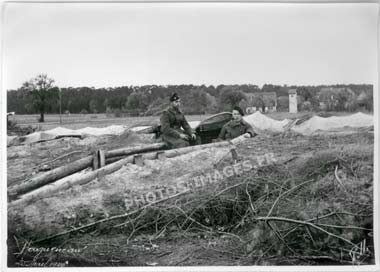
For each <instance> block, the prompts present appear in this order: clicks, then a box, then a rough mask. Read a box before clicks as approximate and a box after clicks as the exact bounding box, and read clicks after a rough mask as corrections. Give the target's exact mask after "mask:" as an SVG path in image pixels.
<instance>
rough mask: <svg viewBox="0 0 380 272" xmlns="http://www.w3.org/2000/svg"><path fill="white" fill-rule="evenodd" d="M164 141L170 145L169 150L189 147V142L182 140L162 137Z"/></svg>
mask: <svg viewBox="0 0 380 272" xmlns="http://www.w3.org/2000/svg"><path fill="white" fill-rule="evenodd" d="M162 140H163V141H164V142H165V143H166V144H167V145H168V147H169V148H180V147H186V146H189V142H187V141H185V140H182V139H181V138H176V137H171V136H166V135H162Z"/></svg>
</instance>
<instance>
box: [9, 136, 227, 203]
mask: <svg viewBox="0 0 380 272" xmlns="http://www.w3.org/2000/svg"><path fill="white" fill-rule="evenodd" d="M223 146H231V143H230V142H227V141H223V142H217V143H210V144H205V145H197V146H189V147H183V148H178V149H172V150H167V151H165V152H164V155H165V157H167V158H173V157H176V156H180V155H184V154H187V153H190V152H193V151H196V150H202V149H206V148H210V147H223ZM91 158H92V157H91ZM155 159H157V152H150V153H144V154H142V160H155ZM133 162H134V156H133V155H131V156H128V157H126V158H124V159H121V160H119V161H117V162H114V163H111V164H109V165H106V166H104V167H102V168H99V169H97V170H95V171H91V172H88V173H85V174H83V175H80V176H78V177H70V176H69V177H66V178H64V179H62V180H58V181H56V182H55V183H53V184H49V185H46V186H44V187H41V188H39V189H37V190H35V191H32V192H29V193H27V194H25V195H23V196H21V198H20V199H17V200H15V201H13V202H11V203H10V204H9V206H10V207H11V206H13V205H20V204H22V203H25V202H28V201H32V200H34V199H41V198H43V197H46V196H49V195H51V194H53V193H56V192H58V191H61V190H63V189H66V188H69V187H71V186H74V185H81V184H86V183H88V182H90V181H92V180H94V179H96V178H100V177H102V176H104V175H108V174H111V173H113V172H116V171H117V170H119V169H120V168H121V167H123V166H124V165H126V164H127V163H133Z"/></svg>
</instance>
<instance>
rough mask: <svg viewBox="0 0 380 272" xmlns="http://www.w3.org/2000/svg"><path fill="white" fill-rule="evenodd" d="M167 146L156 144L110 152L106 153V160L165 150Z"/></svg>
mask: <svg viewBox="0 0 380 272" xmlns="http://www.w3.org/2000/svg"><path fill="white" fill-rule="evenodd" d="M166 147H167V146H166V144H165V143H155V144H148V145H139V146H133V147H127V148H120V149H115V150H109V151H106V152H105V157H106V158H112V157H118V156H128V155H132V154H136V153H143V152H150V151H156V150H162V149H165V148H166Z"/></svg>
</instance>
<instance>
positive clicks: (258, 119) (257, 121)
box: [243, 111, 291, 132]
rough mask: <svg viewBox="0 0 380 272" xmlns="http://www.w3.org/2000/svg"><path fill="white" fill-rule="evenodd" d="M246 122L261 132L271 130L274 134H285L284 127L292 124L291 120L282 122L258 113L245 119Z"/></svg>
mask: <svg viewBox="0 0 380 272" xmlns="http://www.w3.org/2000/svg"><path fill="white" fill-rule="evenodd" d="M243 118H244V120H245V121H246V122H248V123H249V124H251V125H252V126H255V127H257V128H258V129H260V130H269V131H273V132H283V131H284V127H285V126H286V125H287V124H288V123H289V122H291V120H290V119H284V120H282V121H278V120H274V119H272V118H269V117H267V116H265V115H264V114H262V113H261V112H259V111H257V112H255V113H253V114H250V115H247V116H245V117H243Z"/></svg>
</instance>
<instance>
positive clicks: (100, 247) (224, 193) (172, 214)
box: [7, 113, 374, 267]
mask: <svg viewBox="0 0 380 272" xmlns="http://www.w3.org/2000/svg"><path fill="white" fill-rule="evenodd" d="M303 115H305V113H300V114H298V115H289V114H287V113H273V114H270V115H269V116H271V117H272V118H274V119H283V118H295V117H301V116H303ZM94 116H96V117H94ZM15 118H16V121H17V122H18V123H19V124H21V125H36V122H35V120H36V119H35V118H36V116H34V117H31V116H16V117H15ZM65 118H67V119H65V120H64V123H63V125H61V124H59V116H57V115H48V116H46V119H47V122H46V123H45V124H43V127H42V129H43V130H46V129H50V128H54V127H57V126H64V127H66V128H83V127H87V126H92V127H103V126H109V125H114V124H118V125H121V124H122V125H127V126H136V125H147V124H151V123H152V122H156V121H158V117H141V118H138V117H137V118H107V117H106V116H105V115H86V116H83V115H71V116H67V117H65ZM69 118H72V119H69ZM203 118H206V116H189V118H188V120H190V121H191V120H202V119H203ZM155 142H157V140H155V139H153V138H149V137H148V138H147V137H146V136H144V135H137V134H134V133H130V132H128V133H125V134H123V135H119V136H102V137H88V138H85V139H82V140H81V139H78V138H61V139H57V140H53V141H46V142H40V143H33V144H30V145H18V146H10V147H8V152H7V156H8V157H7V158H8V164H7V167H8V186H9V187H11V186H15V185H21V184H24V183H25V182H28V179H29V178H31V177H33V176H35V175H36V174H39V173H43V172H44V171H46V170H49V169H55V168H56V167H59V166H62V165H65V164H68V163H70V162H73V161H75V160H77V159H80V158H83V157H84V156H86V155H91V154H93V153H94V151H95V150H97V149H103V150H112V149H116V148H120V147H126V146H141V145H142V144H150V143H155ZM373 144H374V135H373V133H372V132H371V131H367V130H357V131H350V133H344V134H336V133H320V134H316V135H312V136H303V135H299V134H295V133H291V132H284V133H269V132H268V133H266V132H264V133H262V134H260V135H258V136H256V137H254V138H251V139H247V140H246V141H244V142H241V143H239V144H236V146H235V150H236V154H237V156H238V157H237V158H236V157H234V156H232V155H231V154H232V153H231V151H230V147H219V148H214V147H209V148H204V149H201V150H199V151H196V152H192V153H190V154H185V155H180V156H177V157H174V158H170V159H169V158H166V159H163V160H152V161H145V162H144V165H142V166H141V165H136V164H126V165H124V166H123V167H122V168H121V169H119V170H118V171H116V172H114V173H112V174H109V175H106V176H103V177H101V176H99V177H98V178H97V179H95V180H92V181H90V182H88V183H85V184H81V185H73V186H70V187H69V188H66V189H65V190H62V191H59V192H56V193H53V194H51V195H49V196H47V197H44V198H35V199H31V200H29V201H28V202H27V203H24V204H23V205H18V204H11V205H10V206H9V207H8V225H9V233H8V234H9V235H8V239H9V241H10V242H9V252H8V261H9V265H10V266H15V267H19V266H29V267H30V266H39V264H41V266H53V265H60V266H199V265H202V266H207V265H225V266H230V265H350V264H355V265H360V264H373V262H374V255H373V254H374V247H373V225H372V223H373V215H372V212H373V167H374V165H373ZM264 158H265V159H264ZM268 158H269V159H268ZM247 161H249V162H251V163H256V164H257V163H258V162H259V163H258V165H257V166H255V167H253V168H249V169H248V168H247V169H246V170H245V171H242V172H238V171H237V170H236V169H237V168H236V167H238V165H239V162H241V163H244V162H247ZM263 161H265V163H263ZM20 166H21V167H20ZM231 167H232V168H233V169H235V170H236V171H234V172H233V174H228V175H226V171H225V169H227V168H229V169H232V168H231ZM240 167H241V165H240ZM215 171H219V173H224V174H223V175H222V178H221V179H219V180H218V182H210V183H207V182H203V183H202V182H201V183H199V184H198V185H197V183H196V182H195V180H196V179H197V177H199V176H203V177H207V175H209V174H210V173H215ZM230 171H231V170H230ZM190 181H191V182H190ZM193 181H194V182H195V183H192V182H193ZM179 182H182V183H183V182H184V183H185V184H186V186H187V188H190V189H191V190H189V191H186V193H183V192H182V191H181V190H180V188H179V187H178V188H177V189H178V190H179V191H178V192H176V193H175V194H174V193H170V194H169V193H168V192H169V191H168V189H167V188H173V186H174V187H175V186H177V185H178V184H179ZM152 190H153V192H158V191H159V190H163V191H161V192H164V195H165V192H166V193H167V194H168V197H167V198H163V199H161V200H162V201H158V202H157V203H154V204H152V205H144V204H141V203H140V204H141V205H140V206H136V207H134V208H130V207H129V206H128V205H129V204H131V202H130V200H131V199H133V200H134V201H135V202H136V200H139V201H140V202H141V201H142V200H141V199H142V198H141V197H140V196H141V195H147V194H148V193H149V192H151V191H152ZM135 204H136V203H135ZM136 205H137V204H136ZM125 214H126V215H125ZM120 215H125V216H123V217H120ZM114 217H116V219H115V220H111V219H113V218H114ZM118 217H119V218H118ZM98 222H99V223H98ZM87 224H96V225H94V226H91V227H88V228H84V227H85V226H86V225H87ZM76 229H77V230H76ZM68 230H69V231H70V230H71V231H72V232H69V233H67V234H62V235H58V236H57V237H54V238H49V239H46V238H48V237H49V236H51V235H53V236H54V235H56V234H59V233H61V232H65V231H68ZM74 230H75V231H74ZM38 240H40V241H38ZM364 241H365V242H364ZM363 242H364V243H366V246H365V250H364V251H362V250H359V248H360V245H362V244H363ZM52 248H59V249H65V252H62V250H61V251H60V252H52V250H51V249H52ZM68 249H72V251H73V252H68ZM14 253H16V254H14Z"/></svg>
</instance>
